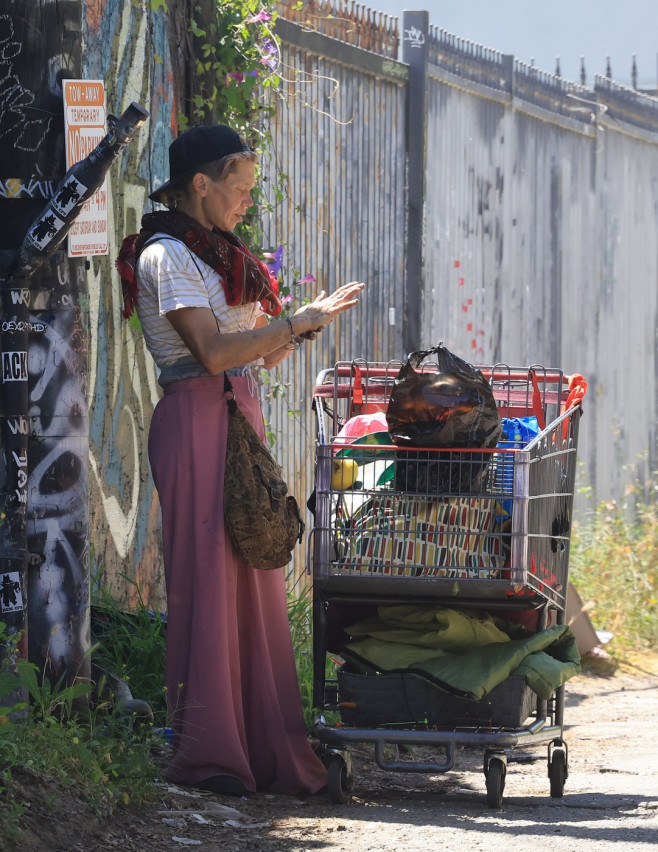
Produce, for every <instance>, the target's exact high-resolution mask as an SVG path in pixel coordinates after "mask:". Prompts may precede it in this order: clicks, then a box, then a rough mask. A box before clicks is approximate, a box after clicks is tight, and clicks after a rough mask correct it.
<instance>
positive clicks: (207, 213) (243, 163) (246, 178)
mask: <svg viewBox="0 0 658 852" xmlns="http://www.w3.org/2000/svg"><path fill="white" fill-rule="evenodd" d="M197 177H198V175H195V180H196V178H197ZM203 178H204V180H203V182H201V181H199V182H198V183H197V184H196V189H197V192H198V193H199V196H200V197H199V214H200V215H199V217H198V218H199V220H200V221H201V224H202V225H205V227H206V228H213V227H215V228H219V229H220V230H222V231H232V230H233V229H234V228H235V226H236V225H237V224H238V222H241V221H242V218H243V216H244V215H245V213H246V212H247V210H248V209H249V208H250V207H251V206H252V205H253V203H254V202H253V199H252V197H251V190H252V189H253V188H254V186H255V185H256V164H255V163H253V162H252V161H251V160H238V161H237V162H235V163H234V165H233V169H232V171H231V172H229V174H228V175H225V176H224V177H223V178H221V179H220V180H211V178H209V177H208V176H207V175H203Z"/></svg>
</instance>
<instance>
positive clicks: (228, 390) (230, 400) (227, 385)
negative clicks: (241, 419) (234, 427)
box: [224, 371, 238, 414]
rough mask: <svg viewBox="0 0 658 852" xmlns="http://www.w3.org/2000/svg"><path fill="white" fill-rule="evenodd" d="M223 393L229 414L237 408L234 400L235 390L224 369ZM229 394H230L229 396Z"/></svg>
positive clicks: (233, 412)
mask: <svg viewBox="0 0 658 852" xmlns="http://www.w3.org/2000/svg"><path fill="white" fill-rule="evenodd" d="M224 393H225V394H226V403H227V405H228V410H229V414H235V412H236V411H237V410H238V404H237V402H236V401H235V391H234V390H233V385H232V384H231V380H230V379H229V377H228V375H227V373H226V371H224ZM229 394H231V396H230V397H229Z"/></svg>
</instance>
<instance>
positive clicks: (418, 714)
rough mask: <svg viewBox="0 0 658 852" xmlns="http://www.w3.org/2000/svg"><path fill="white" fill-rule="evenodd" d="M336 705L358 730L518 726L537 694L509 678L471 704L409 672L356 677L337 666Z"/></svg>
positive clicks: (523, 682)
mask: <svg viewBox="0 0 658 852" xmlns="http://www.w3.org/2000/svg"><path fill="white" fill-rule="evenodd" d="M338 702H339V706H340V715H341V720H342V722H343V723H344V724H346V725H354V726H356V727H360V728H364V727H367V728H373V727H379V726H386V725H409V726H410V725H417V724H427V725H429V726H430V727H451V728H452V727H475V726H477V727H481V726H483V727H493V728H519V727H521V726H522V725H523V724H524V722H525V721H526V719H527V718H528V717H529V716H530V715H531V714H532V713H533V711H534V710H535V709H536V707H537V696H536V695H535V693H534V692H533V691H532V690H531V689H530V687H529V686H528V685H527V683H526V680H525V678H523V677H509V678H507V680H505V681H503V682H502V683H500V684H498V686H496V687H495V688H494V689H492V690H491V692H490V693H489V694H488V695H487V696H485V697H484V698H483V699H482V700H480V701H471V700H469V699H467V698H457V697H455V696H454V695H450V694H449V693H447V692H445V691H443V690H442V689H440V688H439V687H438V686H435V685H434V684H433V683H432V682H431V681H429V680H427V679H426V678H424V677H421V676H420V675H416V674H413V673H411V672H391V673H386V674H383V673H377V672H372V673H368V674H357V673H354V672H352V671H350V670H349V669H347V668H346V667H343V668H341V669H339V670H338Z"/></svg>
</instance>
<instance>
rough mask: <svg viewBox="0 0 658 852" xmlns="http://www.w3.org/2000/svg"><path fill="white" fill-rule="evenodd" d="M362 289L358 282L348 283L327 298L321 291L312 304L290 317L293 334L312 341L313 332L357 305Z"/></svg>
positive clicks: (362, 285) (362, 286) (363, 285)
mask: <svg viewBox="0 0 658 852" xmlns="http://www.w3.org/2000/svg"><path fill="white" fill-rule="evenodd" d="M364 287H365V284H361V283H360V282H359V281H350V283H349V284H343V285H342V286H341V287H338V288H337V289H336V290H334V292H333V293H331V294H330V295H329V296H327V294H326V293H325V291H324V290H322V292H321V293H320V294H319V295H318V296H317V297H316V298H315V299H314V300H313V301H312V302H309V303H308V304H307V305H303V306H302V307H301V308H298V309H297V310H296V311H295V313H294V314H293V315H292V317H291V320H292V322H293V324H294V325H293V327H294V331H295V334H296V335H297V336H298V337H306V338H310V339H311V340H312V339H313V337H314V336H315V332H318V331H322V329H323V328H324V327H325V326H326V325H329V323H330V322H331V321H332V320H333V319H335V318H336V317H337V316H338V314H342V313H343V312H344V311H347V310H349V309H350V308H353V307H354V305H356V304H358V302H359V300H358V298H357V297H358V295H359V293H360V292H361V290H363V288H364Z"/></svg>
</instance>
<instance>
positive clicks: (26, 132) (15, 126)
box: [0, 15, 52, 151]
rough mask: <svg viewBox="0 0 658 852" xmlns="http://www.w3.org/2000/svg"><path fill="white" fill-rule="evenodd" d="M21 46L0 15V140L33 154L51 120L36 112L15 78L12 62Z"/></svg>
mask: <svg viewBox="0 0 658 852" xmlns="http://www.w3.org/2000/svg"><path fill="white" fill-rule="evenodd" d="M22 48H23V45H22V43H21V40H20V38H18V37H17V35H16V32H15V29H14V21H13V18H12V17H11V16H10V15H0V112H2V125H1V126H0V139H2V138H3V137H4V136H9V137H10V138H11V140H12V144H13V146H14V147H15V148H17V149H18V150H19V151H36V150H38V148H39V147H40V146H41V145H42V144H43V142H44V139H45V138H46V135H47V134H48V131H49V129H50V124H51V121H52V118H51V116H50V115H48V113H45V112H44V110H42V109H36V108H35V107H36V104H35V100H36V96H35V94H34V92H31V91H30V90H29V89H28V88H26V87H25V85H24V81H23V80H22V79H21V78H19V76H18V74H17V71H16V67H15V61H16V60H17V58H18V56H19V55H20V53H21V51H22Z"/></svg>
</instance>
